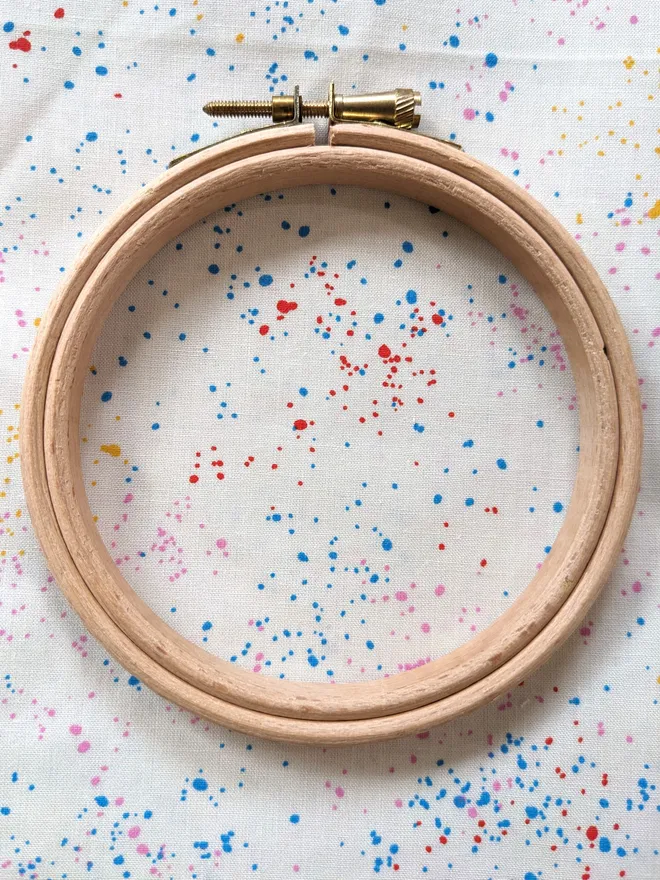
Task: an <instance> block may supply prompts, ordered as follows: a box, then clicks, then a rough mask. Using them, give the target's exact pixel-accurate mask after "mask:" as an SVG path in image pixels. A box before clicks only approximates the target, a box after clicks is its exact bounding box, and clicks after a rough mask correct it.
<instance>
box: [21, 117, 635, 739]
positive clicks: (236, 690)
mask: <svg viewBox="0 0 660 880" xmlns="http://www.w3.org/2000/svg"><path fill="white" fill-rule="evenodd" d="M319 183H336V184H348V185H357V186H362V187H369V188H375V189H385V190H388V191H390V192H396V193H398V194H400V195H403V196H407V197H411V198H414V199H417V200H419V201H422V202H424V203H426V204H431V205H434V206H435V207H438V208H440V209H442V210H444V211H445V212H447V213H449V214H452V215H453V216H455V217H456V218H457V219H459V220H461V221H463V222H465V223H466V224H467V225H468V226H471V227H472V228H473V229H475V230H476V231H477V232H479V233H480V234H482V235H483V236H484V237H485V238H487V239H488V240H489V241H491V243H492V244H494V245H495V246H496V247H498V249H499V250H500V251H501V252H502V253H503V254H504V255H505V256H507V257H508V258H509V259H511V261H512V262H513V263H514V265H516V266H517V268H518V269H519V270H520V271H521V272H522V274H523V275H525V276H526V277H527V278H528V280H529V281H530V282H531V283H532V285H533V286H534V288H535V290H536V292H537V294H538V295H540V296H541V298H542V300H543V301H544V303H545V305H546V307H547V308H548V310H549V311H550V314H551V316H552V318H553V320H554V321H555V323H556V325H557V327H558V329H559V330H560V332H561V334H562V338H563V341H564V344H565V346H566V350H567V353H568V356H569V360H570V362H571V367H572V370H573V375H574V378H575V382H576V387H577V394H578V401H579V410H580V449H581V452H580V456H579V464H578V475H577V479H576V483H575V487H574V490H573V495H572V498H571V502H570V504H569V506H568V510H567V513H566V518H565V520H564V523H563V525H562V528H561V529H560V532H559V534H558V536H557V539H556V540H555V543H554V546H553V550H552V551H551V553H550V554H549V555H548V557H547V559H546V560H545V562H544V565H543V566H542V567H541V569H540V570H539V572H538V573H537V575H536V576H535V578H534V579H533V580H532V582H531V583H530V585H528V587H527V588H526V589H525V591H524V592H523V593H522V594H521V596H519V597H518V599H517V600H516V601H515V602H514V603H513V604H512V605H511V607H510V608H509V609H508V610H507V611H506V612H505V613H504V614H503V615H502V616H500V617H499V618H498V619H497V620H496V621H495V622H494V623H493V624H491V625H490V626H489V627H488V628H487V629H485V630H484V631H482V632H481V633H479V634H478V635H477V636H475V637H474V638H473V639H471V640H470V641H469V642H467V643H465V644H464V645H462V646H460V647H459V648H457V649H456V650H455V651H452V652H451V653H450V654H447V655H444V656H443V657H441V658H439V659H438V660H435V661H433V662H431V663H429V664H426V665H425V666H422V667H419V668H417V669H414V670H410V671H407V672H403V673H400V674H398V675H396V676H392V677H391V678H386V679H381V680H377V681H369V682H364V683H360V684H353V683H350V684H334V685H333V684H317V683H297V682H288V681H279V680H275V679H273V678H268V677H265V676H258V675H255V674H253V673H251V672H249V671H247V670H243V669H240V668H237V667H236V666H235V665H234V664H230V663H228V662H227V661H223V660H220V659H219V658H217V657H215V656H213V655H211V654H210V653H208V652H206V651H205V650H203V649H202V648H199V647H197V646H196V645H193V644H192V643H191V642H189V641H187V640H186V639H184V638H183V637H182V636H180V635H179V634H178V633H176V632H175V631H174V630H172V629H171V628H170V627H169V626H168V625H167V624H166V623H165V622H164V621H162V620H161V619H160V618H159V617H157V615H155V614H154V612H153V611H151V609H149V607H148V606H147V605H146V604H145V603H144V602H143V601H142V600H141V599H139V597H138V596H137V595H136V594H135V593H134V592H133V590H132V589H131V587H130V586H129V585H128V584H127V582H126V581H125V580H124V579H123V577H122V575H121V574H120V573H119V570H118V569H117V568H116V566H115V565H114V562H113V561H112V559H111V558H110V555H109V554H108V551H107V550H106V548H105V546H104V545H103V542H102V541H101V538H100V536H99V534H98V531H97V530H96V526H95V525H94V523H93V520H92V516H91V511H90V509H89V505H88V502H87V498H86V496H85V492H84V486H83V481H82V469H81V461H80V446H79V416H80V401H81V397H82V391H83V380H84V375H85V372H86V367H87V364H88V362H89V357H90V356H91V351H92V349H93V347H94V343H95V341H96V338H97V335H98V333H99V332H100V330H101V327H102V325H103V322H104V321H105V318H106V317H107V315H108V313H109V311H110V309H111V307H112V304H113V302H114V301H115V299H116V298H117V297H118V296H119V295H120V294H121V293H122V292H123V290H124V288H125V287H126V285H127V284H128V282H129V281H130V279H131V278H132V277H133V276H134V275H135V273H136V272H137V271H138V270H139V269H140V268H141V267H142V266H143V265H144V264H145V263H146V262H147V261H148V260H149V259H150V258H151V257H152V256H153V255H154V254H155V253H156V252H157V251H158V250H160V248H161V247H162V246H163V245H164V244H165V243H166V242H167V241H169V240H170V239H171V238H173V237H174V236H176V235H177V234H179V233H180V232H182V231H183V230H184V229H185V228H187V227H188V226H190V225H191V224H192V223H194V222H196V221H197V220H199V219H201V217H203V216H205V215H207V214H208V213H211V212H212V211H213V210H214V209H216V208H218V207H220V206H222V205H224V204H227V203H229V202H235V201H239V200H241V199H244V198H247V197H250V196H253V195H256V194H258V193H260V192H264V191H267V190H272V189H284V188H288V187H293V186H302V185H308V184H319ZM21 437H22V442H21V460H22V473H23V479H24V484H25V490H26V496H27V502H28V507H29V510H30V514H31V517H32V522H33V524H34V528H35V531H36V533H37V535H38V537H39V540H40V542H41V545H42V548H43V550H44V553H45V555H46V558H47V561H48V564H49V567H50V569H51V571H52V572H53V574H54V575H55V578H56V580H57V581H58V583H59V585H60V587H61V589H62V590H63V592H64V593H65V595H66V597H67V598H68V600H69V602H70V603H71V604H72V605H73V607H74V608H75V610H76V611H77V612H78V614H79V615H80V616H81V618H82V620H83V621H84V623H85V625H86V626H87V628H88V629H89V630H90V632H91V633H92V634H93V635H94V636H95V637H96V638H97V639H98V640H99V641H100V642H101V643H102V644H104V645H105V647H106V648H107V649H108V651H109V652H110V653H111V654H112V655H113V656H114V657H115V658H116V659H117V660H118V661H119V662H120V663H121V664H122V665H123V666H124V667H125V668H126V669H127V670H128V671H129V672H131V673H132V674H134V675H136V676H138V678H140V679H141V680H142V681H143V682H144V683H145V684H147V685H148V686H149V687H151V688H152V689H153V690H155V691H157V692H158V693H160V694H161V695H162V696H164V697H165V698H166V699H168V700H172V701H173V702H175V703H177V704H179V705H181V706H183V707H185V708H187V709H189V710H191V711H192V712H195V713H197V714H198V715H200V716H203V717H205V718H208V719H210V720H213V721H216V722H219V723H220V724H223V725H225V726H226V727H230V728H232V729H235V730H239V731H242V732H244V733H248V734H254V735H259V736H264V737H267V738H271V739H280V740H286V741H293V742H307V743H324V744H341V743H352V742H365V741H370V740H382V739H388V738H392V737H396V736H400V735H403V734H406V733H413V732H418V731H420V730H425V729H427V728H429V727H431V726H433V725H436V724H439V723H440V722H443V721H447V720H450V719H451V718H455V717H457V716H459V715H462V714H464V713H466V712H468V711H471V710H473V709H475V708H477V707H478V706H480V705H482V704H484V703H486V702H489V701H491V700H492V699H494V698H496V697H497V696H499V695H500V694H501V693H502V692H503V691H505V690H506V689H508V688H510V687H512V686H513V685H515V684H517V683H518V682H520V681H521V680H522V679H523V678H525V677H526V676H527V675H528V674H529V673H530V672H531V671H532V670H534V669H535V668H536V667H537V666H539V665H540V664H541V663H542V662H543V661H544V660H545V659H547V657H548V656H549V655H550V654H551V653H552V652H553V651H554V650H555V649H556V648H557V647H558V646H559V645H560V644H561V643H562V642H563V641H564V640H565V639H566V638H567V637H568V635H569V634H570V633H571V632H572V631H573V629H574V628H575V627H576V626H577V625H578V624H579V622H580V620H581V619H582V617H583V616H584V614H585V613H586V611H587V609H588V607H589V606H590V604H591V603H592V602H593V601H594V599H595V598H596V596H597V595H598V593H599V592H600V590H601V588H602V586H603V584H604V583H605V581H606V580H607V577H608V576H609V574H610V572H611V570H612V568H613V566H614V564H615V562H616V560H617V558H618V555H619V553H620V551H621V547H622V543H623V540H624V538H625V534H626V532H627V530H628V526H629V524H630V520H631V517H632V513H633V509H634V504H635V499H636V494H637V490H638V483H639V474H640V464H641V439H642V428H641V407H640V403H639V395H638V387H637V378H636V374H635V370H634V365H633V361H632V356H631V353H630V349H629V346H628V342H627V339H626V336H625V331H624V329H623V327H622V324H621V321H620V318H619V316H618V313H617V311H616V309H615V307H614V305H613V303H612V301H611V299H610V298H609V296H608V294H607V291H606V290H605V288H604V286H603V285H602V283H601V281H600V279H599V278H598V275H597V273H596V271H595V269H594V268H593V266H592V265H591V264H590V263H589V261H588V260H587V259H586V257H585V256H584V254H583V253H582V251H581V250H580V248H579V247H578V246H577V244H576V243H575V241H574V240H573V239H572V238H571V236H570V235H569V233H568V232H567V231H566V230H564V229H563V228H562V227H561V226H560V224H559V223H558V222H557V221H556V220H554V218H552V216H551V215H550V214H549V213H548V212H546V211H545V209H543V208H542V206H541V205H539V204H538V203H537V202H536V201H535V200H533V199H532V198H531V197H530V196H529V195H528V194H527V193H526V192H525V191H523V190H522V189H520V188H519V187H517V186H515V185H514V184H512V183H510V182H509V181H508V180H507V179H506V178H505V177H503V176H502V175H500V174H499V173H498V172H496V171H494V170H493V169H491V168H489V167H488V166H487V165H484V164H483V163H481V162H478V161H477V160H475V159H474V158H471V157H469V156H467V155H466V154H464V153H462V152H460V151H458V150H456V149H455V148H454V147H452V146H449V145H446V144H445V143H443V142H441V141H438V140H435V139H433V138H429V137H426V136H423V135H417V134H414V135H411V134H410V133H406V132H401V131H398V130H396V129H393V128H391V127H389V126H381V125H374V124H366V123H365V124H350V123H341V124H336V125H331V126H330V131H329V144H328V145H315V132H314V127H313V126H312V125H307V124H302V123H298V124H295V125H283V126H273V127H271V128H266V129H262V130H259V131H255V132H252V133H249V134H246V135H241V136H239V137H236V138H232V139H230V140H228V141H225V142H221V143H220V144H218V145H215V146H213V147H210V148H208V149H205V150H203V151H200V152H199V153H197V154H193V155H191V156H190V157H188V158H185V159H184V160H183V161H182V162H181V163H180V164H178V165H177V166H176V167H175V168H173V169H171V170H169V171H167V172H165V173H164V174H163V175H161V176H160V177H159V178H157V179H156V180H154V181H153V182H152V183H151V184H150V185H149V186H147V187H145V188H144V189H143V190H141V191H140V192H139V193H138V194H137V195H136V196H135V197H134V198H133V199H132V200H130V201H129V202H127V203H125V204H124V205H123V206H122V207H120V209H119V210H118V211H117V212H116V213H115V214H114V216H113V217H112V218H111V219H110V220H109V222H108V223H107V224H106V225H105V226H104V227H103V228H102V229H101V231H100V232H99V233H98V234H97V235H96V236H95V238H94V239H93V240H92V241H91V242H90V243H89V245H88V246H87V247H86V248H85V249H84V251H83V252H82V254H81V255H80V256H79V258H78V259H77V260H76V262H75V264H74V266H73V267H72V269H71V270H70V271H69V273H68V274H67V276H66V278H65V280H64V281H63V283H62V285H61V286H60V288H59V291H58V293H57V294H56V296H55V297H54V299H53V301H52V303H51V305H50V306H49V309H48V312H47V314H46V316H45V318H44V321H43V322H42V325H41V328H40V331H39V333H38V336H37V340H36V343H35V346H34V349H33V351H32V354H31V357H30V363H29V366H28V372H27V376H26V380H25V385H24V391H23V400H22V415H21Z"/></svg>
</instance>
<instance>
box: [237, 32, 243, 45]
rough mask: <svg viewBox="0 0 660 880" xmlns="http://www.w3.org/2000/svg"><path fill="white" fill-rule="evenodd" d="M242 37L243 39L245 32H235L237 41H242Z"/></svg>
mask: <svg viewBox="0 0 660 880" xmlns="http://www.w3.org/2000/svg"><path fill="white" fill-rule="evenodd" d="M244 39H245V34H236V42H237V43H242V42H243V40H244Z"/></svg>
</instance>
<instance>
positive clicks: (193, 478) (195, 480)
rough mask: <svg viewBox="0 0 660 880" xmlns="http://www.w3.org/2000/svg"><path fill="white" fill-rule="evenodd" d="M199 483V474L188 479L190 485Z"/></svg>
mask: <svg viewBox="0 0 660 880" xmlns="http://www.w3.org/2000/svg"><path fill="white" fill-rule="evenodd" d="M198 481H199V477H198V476H197V474H191V475H190V476H189V477H188V482H189V483H197V482H198Z"/></svg>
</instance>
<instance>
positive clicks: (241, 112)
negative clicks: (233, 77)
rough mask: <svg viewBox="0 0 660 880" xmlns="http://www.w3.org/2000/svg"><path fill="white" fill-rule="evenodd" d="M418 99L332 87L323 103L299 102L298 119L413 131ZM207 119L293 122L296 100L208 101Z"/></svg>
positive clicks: (407, 92) (409, 93) (407, 93)
mask: <svg viewBox="0 0 660 880" xmlns="http://www.w3.org/2000/svg"><path fill="white" fill-rule="evenodd" d="M421 103H422V97H421V95H420V93H419V92H416V91H413V89H394V90H392V91H389V92H375V93H372V94H367V95H336V94H335V92H334V88H333V86H330V92H329V95H328V100H327V101H304V100H302V99H301V100H300V115H301V116H302V117H307V118H309V117H314V116H316V117H323V118H330V120H331V121H333V122H382V123H385V124H387V125H393V126H395V127H396V128H403V129H410V128H417V126H418V125H419V120H420V106H421ZM204 112H205V113H208V115H209V116H270V117H271V119H272V121H273V122H274V123H276V122H293V121H294V120H295V118H296V97H295V96H294V95H278V96H274V97H273V98H270V99H269V100H266V101H240V100H228V101H209V103H208V104H205V105H204Z"/></svg>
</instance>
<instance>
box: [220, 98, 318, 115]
mask: <svg viewBox="0 0 660 880" xmlns="http://www.w3.org/2000/svg"><path fill="white" fill-rule="evenodd" d="M204 113H207V114H208V115H209V116H272V114H273V103H272V101H241V100H229V101H209V102H208V104H204ZM302 115H303V116H304V117H306V118H309V117H312V116H321V117H327V116H328V115H329V110H328V102H327V101H303V102H302Z"/></svg>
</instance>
